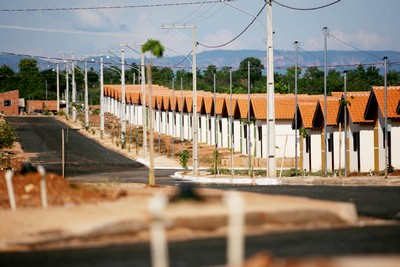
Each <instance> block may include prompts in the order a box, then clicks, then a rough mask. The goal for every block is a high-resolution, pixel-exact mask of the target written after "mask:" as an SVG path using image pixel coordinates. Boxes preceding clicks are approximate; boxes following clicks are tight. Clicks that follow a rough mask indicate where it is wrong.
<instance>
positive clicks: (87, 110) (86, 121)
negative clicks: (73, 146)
mask: <svg viewBox="0 0 400 267" xmlns="http://www.w3.org/2000/svg"><path fill="white" fill-rule="evenodd" d="M87 72H88V71H87V57H85V129H86V130H87V129H88V127H89V89H88V73H87Z"/></svg>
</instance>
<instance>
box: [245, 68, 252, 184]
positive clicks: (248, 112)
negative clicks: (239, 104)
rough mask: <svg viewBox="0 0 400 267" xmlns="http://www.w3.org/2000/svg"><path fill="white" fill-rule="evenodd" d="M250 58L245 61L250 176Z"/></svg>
mask: <svg viewBox="0 0 400 267" xmlns="http://www.w3.org/2000/svg"><path fill="white" fill-rule="evenodd" d="M250 106H251V103H250V60H249V61H247V127H246V130H247V154H248V167H249V173H248V174H249V176H251V142H250V120H251V118H250Z"/></svg>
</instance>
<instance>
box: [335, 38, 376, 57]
mask: <svg viewBox="0 0 400 267" xmlns="http://www.w3.org/2000/svg"><path fill="white" fill-rule="evenodd" d="M328 36H330V37H332V38H333V39H335V40H336V41H338V42H340V43H342V44H345V45H347V46H349V47H351V48H353V49H355V50H358V51H360V52H363V53H366V54H368V55H370V56H373V57H375V58H378V59H382V58H380V57H378V56H377V55H375V54H372V53H370V52H368V51H365V50H362V49H360V48H358V47H355V46H354V45H351V44H349V43H346V42H345V41H343V40H340V39H339V38H337V37H336V36H335V35H333V34H331V33H329V35H328Z"/></svg>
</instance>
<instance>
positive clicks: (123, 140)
mask: <svg viewBox="0 0 400 267" xmlns="http://www.w3.org/2000/svg"><path fill="white" fill-rule="evenodd" d="M121 87H122V88H121V94H122V101H121V103H122V114H121V148H125V147H126V93H125V52H124V49H122V50H121Z"/></svg>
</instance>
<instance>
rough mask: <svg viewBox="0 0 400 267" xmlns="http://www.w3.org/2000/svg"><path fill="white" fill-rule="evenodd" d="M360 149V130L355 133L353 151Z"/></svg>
mask: <svg viewBox="0 0 400 267" xmlns="http://www.w3.org/2000/svg"><path fill="white" fill-rule="evenodd" d="M359 149H360V132H354V133H353V151H358V150H359Z"/></svg>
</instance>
